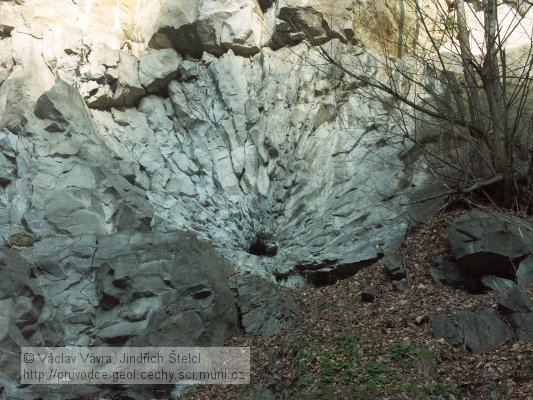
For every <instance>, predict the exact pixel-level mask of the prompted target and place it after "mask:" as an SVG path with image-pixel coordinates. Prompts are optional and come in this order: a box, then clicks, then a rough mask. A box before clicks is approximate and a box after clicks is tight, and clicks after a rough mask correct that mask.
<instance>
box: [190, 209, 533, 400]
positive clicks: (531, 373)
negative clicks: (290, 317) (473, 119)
mask: <svg viewBox="0 0 533 400" xmlns="http://www.w3.org/2000/svg"><path fill="white" fill-rule="evenodd" d="M465 211H466V210H464V209H459V210H453V211H447V212H443V213H441V214H439V215H436V216H434V217H432V218H430V219H429V220H428V221H426V222H424V223H423V224H422V225H421V226H419V227H418V228H416V229H414V230H411V231H410V232H409V233H408V235H407V238H406V240H405V242H404V243H403V244H402V246H401V248H400V249H399V251H398V254H399V255H401V257H402V258H404V260H405V265H406V272H407V278H406V282H405V291H403V292H398V291H397V290H396V289H395V288H394V287H393V285H392V284H391V278H390V275H389V274H388V272H387V268H386V267H385V265H384V263H383V261H380V262H378V263H376V264H374V265H372V266H371V267H369V268H366V269H364V270H362V271H361V272H359V273H358V274H357V275H356V276H355V277H353V278H349V279H347V280H343V281H340V282H338V283H335V284H334V285H331V286H328V287H325V288H319V289H312V290H309V289H283V292H284V293H285V294H286V295H289V296H291V297H292V298H294V299H295V301H297V302H298V307H299V310H298V312H297V313H296V315H295V320H294V322H293V323H292V324H290V326H289V327H288V328H287V329H285V330H283V331H282V332H281V333H279V334H276V335H274V336H269V337H266V338H265V337H250V336H247V335H243V334H239V335H236V336H232V337H231V338H230V339H229V340H228V341H227V342H226V344H227V345H232V346H250V347H251V349H252V383H253V386H252V387H250V388H248V387H246V388H238V387H223V386H209V387H202V388H199V389H196V390H191V391H190V392H189V393H187V394H186V395H185V396H184V398H185V399H191V400H192V399H194V400H200V399H202V400H206V399H222V398H223V399H446V400H448V399H501V400H504V399H506V400H511V399H523V400H530V399H532V398H533V343H532V342H531V341H530V342H525V341H517V340H516V339H515V338H513V339H510V340H508V341H507V342H506V343H505V344H503V345H501V346H499V347H497V348H496V349H493V350H491V351H486V352H481V353H477V354H472V352H470V351H469V350H468V348H466V347H465V346H458V347H454V346H452V345H451V344H449V343H448V342H446V341H445V340H444V339H436V338H435V337H434V335H433V332H432V328H431V322H432V320H433V319H434V318H435V316H436V315H439V314H446V315H452V314H454V313H456V312H457V311H458V310H473V311H476V312H477V311H480V310H483V309H489V310H492V311H495V312H497V305H498V301H499V294H498V293H497V292H496V291H487V292H484V293H479V294H472V293H468V292H467V291H465V290H464V289H460V288H452V287H450V286H443V285H440V284H437V283H435V281H434V280H433V279H432V277H431V275H430V272H429V270H430V268H431V267H432V266H433V265H434V263H435V261H436V260H438V259H439V257H443V256H445V257H450V256H451V255H452V252H451V249H450V246H449V242H448V238H447V232H448V228H449V226H450V224H451V223H452V221H453V220H454V219H455V218H456V217H457V216H459V215H462V214H464V212H465ZM369 285H372V286H373V287H375V288H376V289H378V290H379V292H380V296H379V297H378V298H377V299H376V300H374V301H373V302H368V303H365V302H362V301H361V294H362V292H364V291H365V289H366V288H367V287H368V286H369ZM522 287H523V289H524V291H525V292H527V293H528V294H529V296H530V297H531V296H533V285H532V284H531V283H530V284H527V285H523V286H522ZM499 315H501V314H499Z"/></svg>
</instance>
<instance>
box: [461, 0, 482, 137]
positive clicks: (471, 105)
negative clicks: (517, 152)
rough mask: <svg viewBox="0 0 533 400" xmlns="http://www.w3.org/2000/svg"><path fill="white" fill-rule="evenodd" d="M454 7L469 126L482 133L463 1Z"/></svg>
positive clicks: (472, 57) (480, 114) (474, 72)
mask: <svg viewBox="0 0 533 400" xmlns="http://www.w3.org/2000/svg"><path fill="white" fill-rule="evenodd" d="M455 7H456V10H457V36H458V39H459V49H460V53H461V62H462V64H463V75H464V78H465V83H466V95H467V101H468V111H469V113H470V120H471V121H472V122H471V126H472V127H473V128H474V129H475V130H476V131H477V132H484V131H485V130H484V127H483V118H482V113H481V107H480V101H479V93H478V87H477V83H476V75H475V74H476V71H475V69H474V56H473V55H472V50H471V49H470V31H469V29H468V24H467V22H466V12H465V3H464V0H456V1H455Z"/></svg>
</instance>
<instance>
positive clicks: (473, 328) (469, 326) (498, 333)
mask: <svg viewBox="0 0 533 400" xmlns="http://www.w3.org/2000/svg"><path fill="white" fill-rule="evenodd" d="M431 328H432V330H433V335H434V336H435V337H436V338H443V339H445V340H446V341H447V342H448V343H450V344H451V345H453V346H462V345H464V346H465V347H466V348H468V349H469V350H470V351H472V353H482V352H486V351H490V350H493V349H495V348H497V347H499V346H501V345H502V344H504V343H505V342H507V341H508V340H510V339H511V338H512V337H513V332H512V331H511V328H509V327H508V326H507V325H506V324H505V323H504V322H503V321H502V320H501V319H500V318H498V317H497V316H496V314H495V313H494V312H493V311H491V310H488V309H484V310H481V311H479V312H474V311H469V310H461V311H458V312H457V313H456V314H455V315H453V316H451V317H449V316H447V315H437V316H435V317H433V319H432V321H431Z"/></svg>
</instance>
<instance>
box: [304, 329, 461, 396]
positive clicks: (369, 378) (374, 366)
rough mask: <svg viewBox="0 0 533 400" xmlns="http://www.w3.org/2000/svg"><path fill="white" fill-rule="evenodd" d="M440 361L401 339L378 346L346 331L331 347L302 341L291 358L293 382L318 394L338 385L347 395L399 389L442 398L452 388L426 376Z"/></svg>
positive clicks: (330, 392) (332, 390) (334, 390)
mask: <svg viewBox="0 0 533 400" xmlns="http://www.w3.org/2000/svg"><path fill="white" fill-rule="evenodd" d="M440 362H441V361H440V360H439V358H438V357H437V356H436V355H434V354H433V353H432V352H431V351H430V350H429V349H427V348H425V347H417V346H415V345H411V344H406V343H393V344H391V345H389V346H387V347H379V346H377V345H376V344H375V343H372V342H369V341H366V340H364V339H362V338H360V337H358V336H355V335H348V336H345V337H343V338H342V339H340V340H338V341H337V343H336V345H335V346H333V347H331V346H330V347H328V348H324V347H322V346H321V345H320V344H318V343H316V342H314V343H312V344H305V345H303V346H302V348H301V349H300V351H298V353H297V355H296V358H295V371H296V384H297V386H298V387H299V388H300V389H301V390H302V391H303V392H307V391H308V392H309V393H313V392H316V391H318V392H320V393H321V395H322V396H324V398H335V396H334V393H339V390H340V393H347V392H349V393H350V395H352V396H372V395H380V394H385V393H389V394H390V393H398V392H401V393H404V394H406V395H408V396H410V397H413V398H416V399H431V398H435V397H446V396H448V395H449V394H450V393H453V392H454V391H453V390H452V389H450V388H448V387H446V386H445V385H443V384H442V383H439V382H436V381H434V380H433V378H431V379H427V377H428V376H430V377H432V375H433V370H434V369H435V368H436V367H437V366H438V364H439V363H440ZM317 376H318V377H319V378H318V379H316V377H317ZM302 398H305V396H303V397H302Z"/></svg>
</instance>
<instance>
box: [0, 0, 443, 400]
mask: <svg viewBox="0 0 533 400" xmlns="http://www.w3.org/2000/svg"><path fill="white" fill-rule="evenodd" d="M373 7H380V8H379V10H380V13H378V15H381V17H380V18H381V19H379V21H381V24H383V26H388V27H390V29H388V28H387V32H389V33H390V35H397V33H395V32H397V31H396V30H395V29H394V27H396V26H397V25H398V24H399V23H400V22H399V21H400V19H401V20H402V21H403V22H402V24H405V26H403V27H404V28H405V29H411V28H410V27H412V26H414V25H413V24H414V20H412V19H410V17H409V16H410V15H412V12H411V11H409V10H403V11H402V10H397V9H396V8H395V7H396V6H391V5H388V3H384V4H379V5H373ZM401 15H403V16H404V18H403V19H402V18H400V16H401ZM362 20H368V18H367V17H365V5H361V6H360V7H359V8H355V6H353V5H352V2H348V1H334V2H329V3H328V2H324V1H319V0H306V1H293V0H283V1H277V2H274V1H269V0H262V1H258V2H256V1H253V0H247V1H225V2H222V1H207V0H198V1H193V2H191V1H170V0H168V1H166V0H165V1H157V0H147V1H140V0H137V1H134V0H119V1H115V0H113V1H110V0H109V1H108V0H105V1H91V0H79V1H67V0H55V1H53V2H47V5H46V7H44V6H42V3H40V2H39V1H37V0H25V1H2V2H0V236H2V237H3V238H4V241H5V242H9V240H8V239H9V238H10V237H19V236H13V235H22V236H23V237H29V238H35V239H29V242H28V243H25V244H24V245H23V246H21V243H18V244H17V243H15V245H13V246H11V245H10V246H11V249H8V248H7V247H6V248H2V249H1V250H0V253H1V255H2V257H4V258H3V260H4V261H2V262H3V265H6V266H9V268H10V271H12V272H10V276H11V277H12V278H10V279H11V280H12V281H13V282H16V284H15V283H14V284H13V285H12V286H9V285H8V286H1V288H2V292H1V293H0V294H1V298H0V338H2V339H1V340H2V342H1V343H2V344H1V346H2V348H3V349H4V348H5V349H11V350H13V351H15V350H16V346H20V345H22V344H26V343H32V344H35V345H37V344H50V345H88V344H93V345H100V344H121V345H122V344H131V345H154V344H156V343H158V344H160V345H177V344H181V345H183V344H182V339H183V343H186V344H222V343H223V340H224V337H225V335H226V334H227V333H229V332H230V331H231V330H232V329H233V328H234V327H235V326H237V321H236V318H237V316H236V312H235V299H234V298H233V296H232V295H231V293H230V292H229V289H228V288H227V286H226V282H227V277H228V275H229V273H230V272H231V271H233V270H235V271H238V272H240V273H251V274H252V275H258V276H261V277H262V278H264V279H266V280H269V281H272V282H278V283H280V284H283V285H287V286H322V285H327V284H330V283H334V282H336V281H337V280H338V279H342V278H346V277H348V276H351V275H353V274H354V273H356V272H357V271H358V270H360V269H361V268H363V267H364V266H367V265H370V264H371V263H373V262H374V261H375V260H377V259H378V258H379V257H381V256H383V255H385V254H388V253H391V252H392V251H393V250H395V249H396V248H397V247H398V246H399V244H400V242H401V241H402V239H403V236H404V233H405V232H406V230H407V228H408V227H409V226H410V224H412V223H413V222H416V221H417V220H419V219H421V218H423V217H424V216H425V215H427V214H428V213H429V212H431V211H432V210H433V209H434V207H435V206H436V205H437V204H439V201H440V200H439V199H440V198H439V197H438V196H434V194H435V193H437V192H436V191H437V190H438V189H439V185H440V184H439V183H438V182H437V181H435V179H433V178H432V176H431V175H430V174H428V173H427V171H426V168H425V167H426V161H425V160H424V157H423V156H422V155H421V154H420V152H418V151H417V149H416V145H415V144H414V143H413V141H412V140H410V138H409V137H410V135H411V134H412V133H413V126H412V125H411V124H410V121H409V120H408V119H407V120H404V121H403V123H400V122H399V121H398V119H397V118H395V117H394V113H393V112H392V111H391V108H390V107H388V106H387V98H385V97H375V98H372V96H371V97H370V99H369V96H368V93H367V92H365V91H361V90H359V89H360V87H359V85H358V83H357V82H355V81H354V80H353V79H351V78H350V77H349V76H346V75H345V74H343V73H342V71H340V70H339V69H337V68H336V67H334V66H333V65H324V63H323V59H322V57H321V56H320V54H319V53H318V52H317V51H316V48H315V47H313V46H312V45H310V44H309V43H312V44H319V43H326V42H327V45H328V46H329V48H331V49H332V51H333V53H334V54H337V55H338V57H342V60H343V61H346V62H350V63H351V65H353V68H354V70H355V71H359V70H364V71H365V73H370V74H373V75H374V76H376V77H378V78H380V79H389V77H388V76H387V75H386V74H383V72H382V71H381V69H380V64H379V60H381V59H382V58H381V57H387V56H386V55H384V54H382V53H379V52H376V53H368V52H366V53H361V52H358V51H357V46H356V45H357V44H366V45H368V48H371V49H375V50H376V51H378V50H383V43H380V42H379V41H378V39H377V38H374V37H373V36H372V34H371V32H372V23H377V21H378V19H376V20H375V21H374V19H372V20H371V21H370V20H368V21H367V22H368V23H367V24H366V25H365V26H366V28H361V26H362V24H361V23H360V21H362ZM358 21H359V22H358ZM365 29H368V31H365ZM304 39H306V40H304ZM389 39H390V38H389ZM388 42H389V40H388V39H387V40H385V42H384V43H388ZM385 50H386V51H389V52H390V54H394V55H401V53H402V51H401V49H388V50H387V49H385ZM394 62H399V63H403V66H404V67H405V68H408V69H409V68H411V67H412V65H411V64H409V63H410V61H409V60H408V59H405V60H395V61H394ZM317 65H322V67H320V68H317V67H316V66H317ZM383 100H385V101H383ZM426 199H427V201H424V200H426ZM178 232H179V233H178ZM25 235H26V236H25ZM22 236H20V237H22ZM195 237H198V238H199V240H200V241H197V240H196V239H195ZM41 239H42V240H41ZM211 246H212V247H213V248H211ZM17 247H18V248H17ZM191 248H193V250H194V249H196V250H195V251H196V253H195V254H196V255H194V257H197V259H195V260H192V259H189V258H187V257H189V256H187V255H186V254H187V252H188V251H190V250H191ZM180 254H181V255H182V256H183V257H181V256H180ZM5 257H18V258H17V260H19V261H16V262H15V261H13V259H12V258H10V259H9V260H8V259H5ZM180 257H181V258H180ZM191 257H193V256H191ZM222 258H225V260H226V261H224V260H222ZM199 260H200V261H201V262H200V261H199ZM19 265H20V267H19V269H17V267H16V266H19ZM6 268H7V267H6ZM32 271H33V272H32ZM250 279H251V278H250ZM86 285H88V286H86ZM82 286H83V288H85V289H84V290H83V296H84V298H83V299H82V298H80V293H82ZM243 287H246V286H243ZM265 290H266V289H265ZM269 290H270V289H269ZM241 292H242V290H241ZM132 293H134V294H135V295H134V296H132ZM241 295H242V293H241ZM177 301H179V302H181V303H182V304H183V307H184V308H175V307H171V306H170V305H171V304H175V303H176V302H177ZM246 302H247V304H253V299H247V300H246ZM19 303H20V306H17V307H15V305H16V304H19ZM21 310H23V311H24V313H25V314H24V313H23V314H24V315H25V316H24V318H22V317H21V315H19V314H20V312H22V311H21ZM17 313H18V314H17ZM261 313H262V312H258V314H261ZM263 314H265V313H262V314H261V315H262V316H261V318H263V317H264V315H263ZM248 315H253V312H250V313H248ZM265 315H266V314H265ZM267 317H268V315H267ZM21 318H22V319H21ZM248 318H251V317H248ZM19 319H20V321H21V322H20V323H19V324H18V325H17V324H16V323H15V322H14V321H18V320H19ZM263 319H265V321H255V320H254V321H252V320H247V321H246V324H247V326H250V327H252V328H253V329H252V328H250V329H252V330H253V331H254V332H256V333H258V334H262V333H265V332H266V333H271V331H275V329H277V325H278V322H277V321H274V322H275V323H274V325H275V326H274V327H272V326H271V325H269V324H270V322H269V321H270V320H269V318H263ZM6 321H9V322H6ZM46 321H48V323H47V322H46ZM52 322H53V323H52ZM13 323H15V325H13ZM14 326H16V327H17V328H16V329H15V328H14ZM256 328H257V329H256ZM176 331H181V332H182V333H183V337H180V338H179V340H178V339H176V338H175V337H174V336H173V332H176ZM176 340H177V341H178V342H179V343H177V342H176ZM162 343H164V344H162ZM0 370H2V375H1V378H2V385H3V386H5V387H7V388H9V390H10V391H9V392H8V393H11V394H13V397H9V396H8V397H9V398H17V397H14V396H15V394H14V393H17V390H19V389H17V388H16V387H15V386H14V385H15V384H14V383H13V382H14V381H12V379H14V378H16V377H15V375H13V374H12V373H11V372H13V371H8V370H4V368H1V369H0ZM4 371H6V372H4ZM15 372H16V371H15ZM15 372H13V373H15ZM10 379H11V380H10ZM31 390H32V389H29V388H28V389H25V392H24V393H26V394H27V393H30V392H31ZM58 390H59V389H58ZM83 390H85V389H83ZM83 390H82V389H80V393H81V392H82V391H83ZM87 390H88V391H89V392H90V389H87ZM20 393H22V392H20ZM26 394H24V395H21V396H22V397H21V398H31V395H30V394H27V395H26ZM37 395H38V393H36V397H38V396H37ZM24 396H26V397H24ZM50 396H52V395H48V394H47V396H45V397H46V398H52V397H50ZM54 396H56V397H54V398H58V399H60V398H62V396H63V394H61V393H59V392H57V394H54ZM65 396H67V394H65ZM88 396H89V395H88Z"/></svg>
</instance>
